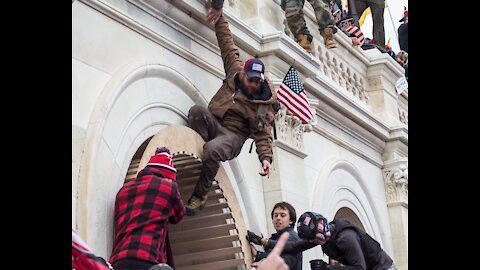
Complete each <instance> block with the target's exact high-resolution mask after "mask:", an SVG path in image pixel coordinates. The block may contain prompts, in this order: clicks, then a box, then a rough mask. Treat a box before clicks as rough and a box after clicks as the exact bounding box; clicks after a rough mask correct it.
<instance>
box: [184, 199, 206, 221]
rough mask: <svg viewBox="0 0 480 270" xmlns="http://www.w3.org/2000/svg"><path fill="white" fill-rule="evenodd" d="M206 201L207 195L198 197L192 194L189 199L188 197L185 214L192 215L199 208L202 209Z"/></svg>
mask: <svg viewBox="0 0 480 270" xmlns="http://www.w3.org/2000/svg"><path fill="white" fill-rule="evenodd" d="M206 203H207V195H205V196H203V197H199V196H197V195H195V194H193V195H192V196H191V197H190V199H188V202H187V205H186V206H185V207H186V208H187V213H186V214H187V216H194V215H195V214H196V213H197V212H198V211H199V210H202V209H203V208H204V207H205V204H206Z"/></svg>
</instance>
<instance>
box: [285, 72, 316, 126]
mask: <svg viewBox="0 0 480 270" xmlns="http://www.w3.org/2000/svg"><path fill="white" fill-rule="evenodd" d="M277 98H278V101H279V102H280V103H281V104H283V105H284V106H285V107H286V108H287V109H288V110H289V111H290V112H291V113H293V114H294V115H295V116H297V117H298V118H300V120H302V123H304V124H306V123H308V122H309V121H310V120H311V119H312V118H313V113H312V111H311V109H310V104H309V103H308V100H307V95H306V94H305V89H304V88H303V84H302V83H301V82H300V80H299V78H298V74H297V71H296V70H295V68H294V67H293V66H291V67H290V69H289V70H288V72H287V74H286V75H285V78H284V79H283V82H282V83H281V84H280V89H279V90H278V91H277Z"/></svg>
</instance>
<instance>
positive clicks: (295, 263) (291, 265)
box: [255, 227, 303, 270]
mask: <svg viewBox="0 0 480 270" xmlns="http://www.w3.org/2000/svg"><path fill="white" fill-rule="evenodd" d="M284 232H288V233H289V234H290V236H289V237H288V242H287V244H288V243H294V242H297V241H299V240H300V237H298V234H297V232H295V231H294V230H293V228H292V227H287V228H285V229H283V230H280V231H278V232H276V233H274V234H272V236H271V237H270V238H269V240H268V246H267V247H266V248H265V252H257V256H256V257H255V261H256V262H259V261H260V260H262V259H264V258H266V257H267V256H268V254H269V253H270V252H271V251H272V250H273V248H274V247H275V245H276V243H277V240H278V238H280V236H281V235H282V234H283V233H284ZM281 257H282V258H283V260H284V261H285V263H286V264H287V265H288V269H290V270H302V257H303V256H302V250H299V251H297V252H290V253H288V254H287V253H286V252H282V254H281Z"/></svg>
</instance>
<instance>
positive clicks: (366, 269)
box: [283, 219, 393, 270]
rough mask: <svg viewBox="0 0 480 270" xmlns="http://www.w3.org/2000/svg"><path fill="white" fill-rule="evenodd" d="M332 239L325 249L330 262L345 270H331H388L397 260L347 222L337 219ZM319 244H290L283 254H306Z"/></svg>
mask: <svg viewBox="0 0 480 270" xmlns="http://www.w3.org/2000/svg"><path fill="white" fill-rule="evenodd" d="M330 225H331V226H332V229H331V231H332V235H331V237H330V239H329V240H328V241H327V242H326V243H325V244H324V245H322V250H323V252H324V253H325V254H326V255H328V257H329V258H330V259H334V260H337V261H338V262H340V263H342V264H343V265H344V266H334V265H329V268H328V269H329V270H387V269H388V268H389V267H390V266H391V265H392V263H393V260H392V259H391V258H390V257H389V256H388V255H387V253H385V251H384V250H383V249H382V248H381V247H380V244H379V243H378V242H377V241H375V239H373V238H372V237H371V236H370V235H368V234H367V233H366V232H364V231H363V230H361V229H358V228H357V227H356V226H355V225H353V224H351V223H350V222H348V221H346V220H341V219H336V220H333V221H332V222H330ZM315 246H317V244H315V243H312V242H310V241H308V240H300V241H296V242H294V243H290V242H288V243H287V244H286V245H285V248H284V249H283V253H294V252H299V251H305V250H307V249H310V248H312V247H315Z"/></svg>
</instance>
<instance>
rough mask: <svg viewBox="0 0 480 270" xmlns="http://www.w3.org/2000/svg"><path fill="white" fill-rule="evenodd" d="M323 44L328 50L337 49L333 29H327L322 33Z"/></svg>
mask: <svg viewBox="0 0 480 270" xmlns="http://www.w3.org/2000/svg"><path fill="white" fill-rule="evenodd" d="M321 34H322V37H323V42H324V43H325V47H326V48H327V49H332V48H336V47H337V42H335V40H334V39H333V34H334V32H333V27H325V28H324V29H323V31H322V33H321Z"/></svg>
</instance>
